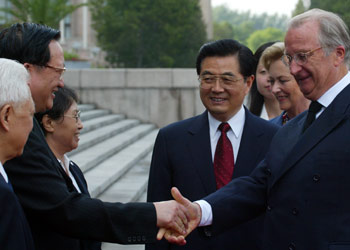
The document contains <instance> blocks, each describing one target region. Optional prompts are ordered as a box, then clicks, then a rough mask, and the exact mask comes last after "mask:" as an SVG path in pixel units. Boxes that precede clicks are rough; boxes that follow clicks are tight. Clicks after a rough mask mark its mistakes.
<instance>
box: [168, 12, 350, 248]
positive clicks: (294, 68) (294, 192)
mask: <svg viewBox="0 0 350 250" xmlns="http://www.w3.org/2000/svg"><path fill="white" fill-rule="evenodd" d="M285 46H286V47H285V55H284V56H283V58H282V59H283V61H284V62H285V64H286V65H288V66H289V68H290V72H291V74H293V76H294V77H295V79H296V80H297V82H298V85H299V87H300V90H301V91H302V93H303V94H304V96H305V97H306V98H308V99H309V100H311V104H310V108H309V110H308V111H306V112H304V113H302V114H300V115H299V116H297V117H295V118H294V119H293V120H291V121H290V122H289V123H287V124H286V125H285V126H284V127H282V128H281V129H280V130H279V131H278V132H277V134H276V136H275V137H274V139H273V140H272V142H271V146H270V150H269V152H268V153H267V155H266V158H265V160H264V161H263V162H262V163H260V164H259V166H258V167H257V168H256V170H255V171H254V172H253V173H252V175H251V176H249V177H244V178H240V179H235V180H234V181H232V182H231V183H230V184H228V185H227V186H225V187H224V188H222V189H220V190H219V191H217V192H216V193H214V194H212V195H209V196H207V197H205V198H204V199H203V200H201V201H198V202H197V203H190V202H189V201H188V200H187V199H185V198H183V197H180V196H179V193H178V190H177V189H176V188H174V189H173V190H172V191H173V193H175V196H176V197H178V198H177V200H178V201H180V202H181V203H182V204H184V205H185V206H187V207H188V209H189V210H190V211H191V212H192V221H191V223H190V225H191V228H194V227H196V226H198V225H200V226H201V225H208V224H212V229H213V232H215V233H218V232H220V231H223V230H225V229H228V228H230V227H232V226H233V225H236V224H239V223H240V222H243V221H247V220H249V219H251V218H254V217H256V216H258V215H260V214H262V213H265V222H264V224H265V226H264V232H263V233H264V244H263V249H266V250H280V249H291V250H293V249H307V250H309V249H315V250H316V249H317V250H329V249H331V250H336V249H337V250H340V249H342V250H345V249H350V226H349V222H350V199H349V194H350V181H349V176H350V148H349V145H350V86H349V83H350V73H349V71H348V67H347V65H348V63H349V56H350V48H349V46H350V36H349V31H348V28H347V26H346V24H345V23H344V22H343V21H342V19H341V18H340V17H338V16H337V15H335V14H334V13H331V12H327V11H323V10H320V9H312V10H310V11H307V12H305V13H303V14H301V15H299V16H296V17H294V18H293V19H292V20H291V23H290V25H289V27H288V31H287V34H286V37H285ZM166 237H167V238H168V239H169V240H172V241H173V242H177V243H185V241H184V239H183V238H182V236H179V237H175V235H172V234H171V233H170V232H167V234H166ZM232 248H234V246H232Z"/></svg>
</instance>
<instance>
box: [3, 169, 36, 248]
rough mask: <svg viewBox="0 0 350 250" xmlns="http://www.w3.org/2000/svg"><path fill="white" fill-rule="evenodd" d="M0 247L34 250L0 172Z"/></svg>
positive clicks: (18, 208)
mask: <svg viewBox="0 0 350 250" xmlns="http://www.w3.org/2000/svg"><path fill="white" fill-rule="evenodd" d="M0 249H2V250H34V243H33V239H32V234H31V232H30V228H29V225H28V222H27V219H26V218H25V216H24V213H23V210H22V207H21V205H20V204H19V202H18V199H17V197H16V195H15V193H14V192H13V189H12V188H11V186H10V185H9V184H8V183H6V182H5V180H4V178H3V176H2V175H1V174H0Z"/></svg>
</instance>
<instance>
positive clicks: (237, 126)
mask: <svg viewBox="0 0 350 250" xmlns="http://www.w3.org/2000/svg"><path fill="white" fill-rule="evenodd" d="M208 120H209V128H210V137H211V138H212V137H213V136H214V134H215V133H216V132H217V131H218V128H219V125H220V124H221V123H222V122H221V121H218V120H216V119H215V118H214V117H213V116H212V115H211V114H210V112H208ZM244 121H245V111H244V108H243V105H242V106H241V108H240V109H239V111H238V112H237V113H236V114H235V115H234V116H232V117H231V118H230V120H228V121H227V123H228V124H230V127H231V130H232V132H233V134H234V136H235V137H236V138H238V137H239V135H240V134H241V133H242V131H243V126H244Z"/></svg>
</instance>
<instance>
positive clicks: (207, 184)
mask: <svg viewBox="0 0 350 250" xmlns="http://www.w3.org/2000/svg"><path fill="white" fill-rule="evenodd" d="M255 64H256V62H255V60H254V57H253V54H252V52H251V51H250V50H249V49H248V48H247V47H246V46H244V45H242V44H240V43H239V42H237V41H235V40H231V39H225V40H219V41H215V42H211V43H207V44H205V45H203V47H202V48H201V49H200V51H199V55H198V57H197V74H198V79H199V92H200V97H201V100H202V102H203V104H204V106H205V107H206V111H205V112H204V113H203V114H201V115H198V116H195V117H192V118H190V119H187V120H184V121H180V122H177V123H174V124H171V125H169V126H167V127H165V128H162V129H161V130H160V131H159V134H158V137H157V139H156V143H155V147H154V151H153V159H152V163H151V170H150V176H149V186H148V201H160V200H167V199H171V194H170V188H171V187H172V186H176V187H178V188H179V189H180V190H181V191H182V192H183V193H184V194H185V196H187V197H188V198H189V199H191V200H196V199H200V198H202V197H204V196H206V195H209V194H210V193H213V192H215V191H216V190H217V189H220V188H222V187H223V186H224V185H226V184H227V183H228V182H229V181H231V180H232V179H235V178H237V177H240V176H245V175H249V174H250V173H251V172H252V171H253V169H254V168H255V166H256V165H257V164H258V163H259V162H260V161H261V160H262V159H263V157H264V156H265V153H266V151H267V149H268V146H269V144H270V141H271V139H272V137H273V135H274V134H275V132H276V131H277V129H278V127H277V126H275V125H273V124H271V123H269V122H267V121H265V120H263V119H261V118H259V117H256V116H254V115H252V114H251V113H250V112H249V111H248V110H247V109H246V108H245V107H244V106H243V101H244V98H245V96H246V95H247V93H248V92H249V90H250V87H251V85H252V82H253V79H254V72H253V71H254V69H255ZM221 130H223V131H222V132H221ZM262 222H263V218H262V217H260V218H257V219H255V220H253V221H251V222H249V223H245V224H243V225H241V226H239V227H237V228H234V229H232V230H231V231H229V232H227V233H225V234H223V235H220V236H219V237H213V236H212V233H211V229H210V227H206V228H202V229H200V230H196V231H195V232H194V233H193V234H192V235H191V236H190V237H189V238H188V244H187V245H186V246H184V247H181V248H180V249H201V250H206V249H208V250H209V249H220V250H225V249H232V245H234V246H235V247H236V249H240V250H257V249H260V245H261V243H262V241H261V238H262V234H261V232H262V230H263V227H262V225H263V223H262ZM178 248H179V247H178V246H175V245H170V244H168V243H167V242H166V241H163V242H157V243H155V244H149V245H146V249H150V250H151V249H178Z"/></svg>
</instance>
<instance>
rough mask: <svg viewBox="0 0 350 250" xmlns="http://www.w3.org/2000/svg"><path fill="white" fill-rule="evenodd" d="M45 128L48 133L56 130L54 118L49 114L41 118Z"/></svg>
mask: <svg viewBox="0 0 350 250" xmlns="http://www.w3.org/2000/svg"><path fill="white" fill-rule="evenodd" d="M41 122H42V124H43V128H44V129H45V131H46V132H47V133H53V132H54V131H55V121H54V120H52V119H51V118H50V117H49V116H48V115H44V116H43V119H42V120H41Z"/></svg>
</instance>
